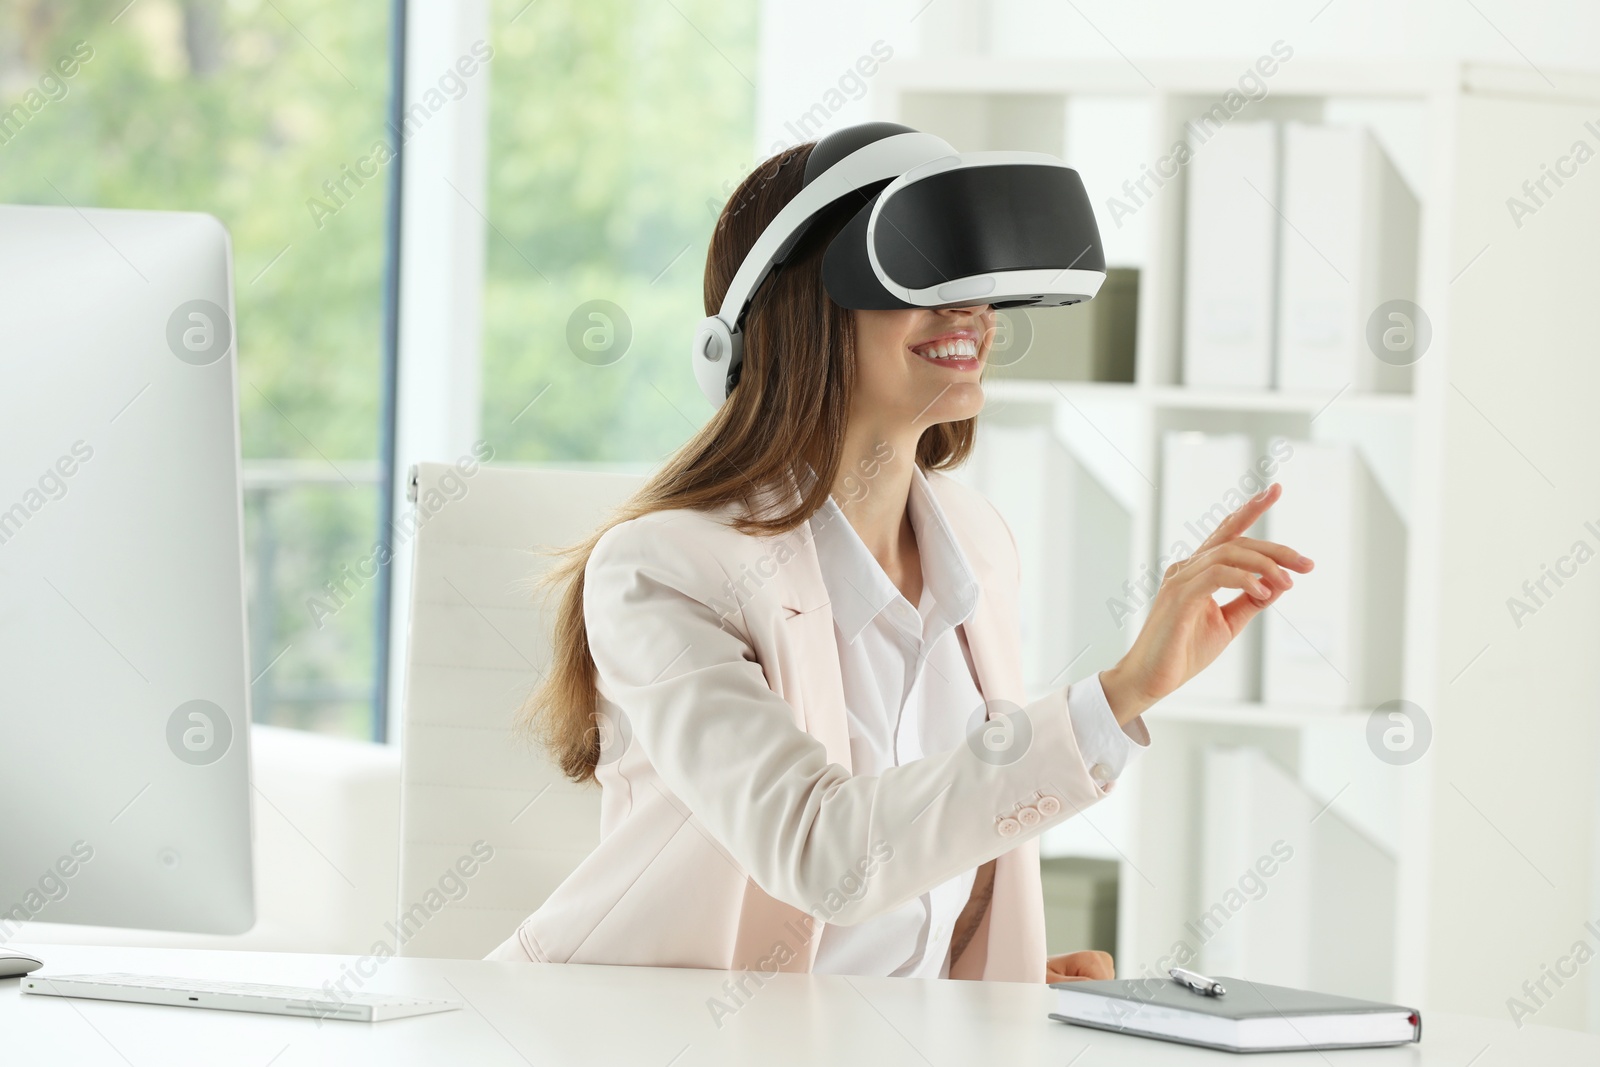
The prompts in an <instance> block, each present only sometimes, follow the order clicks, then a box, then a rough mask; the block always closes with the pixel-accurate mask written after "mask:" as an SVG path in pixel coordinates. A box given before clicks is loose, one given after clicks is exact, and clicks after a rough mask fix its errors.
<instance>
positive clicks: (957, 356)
mask: <svg viewBox="0 0 1600 1067" xmlns="http://www.w3.org/2000/svg"><path fill="white" fill-rule="evenodd" d="M907 347H908V348H909V349H910V351H911V353H912V354H913V355H916V356H919V357H921V358H922V359H923V360H925V361H927V362H929V363H933V364H936V365H938V366H941V367H945V368H947V369H949V370H954V371H975V370H977V369H979V368H980V367H981V366H982V365H983V360H982V358H981V357H980V354H979V344H978V331H976V330H970V329H961V330H949V331H947V332H945V333H941V334H939V335H938V336H937V337H932V338H929V339H928V340H926V341H920V342H918V343H917V344H915V345H909V346H907Z"/></svg>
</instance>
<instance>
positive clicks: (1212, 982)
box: [1167, 967, 1228, 997]
mask: <svg viewBox="0 0 1600 1067" xmlns="http://www.w3.org/2000/svg"><path fill="white" fill-rule="evenodd" d="M1167 973H1168V974H1170V975H1171V976H1172V980H1173V981H1174V982H1177V983H1178V984H1179V985H1181V986H1187V987H1188V988H1190V989H1192V990H1194V991H1195V992H1196V993H1201V994H1204V995H1205V996H1208V997H1220V996H1222V995H1224V994H1225V993H1227V992H1228V991H1227V990H1226V989H1223V988H1222V983H1221V982H1219V981H1217V980H1216V979H1215V978H1207V977H1206V976H1205V975H1203V974H1196V973H1195V972H1194V971H1186V970H1184V969H1183V968H1182V967H1174V968H1172V970H1170V971H1168V972H1167Z"/></svg>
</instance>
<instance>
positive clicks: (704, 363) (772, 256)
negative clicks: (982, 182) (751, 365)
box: [690, 131, 957, 408]
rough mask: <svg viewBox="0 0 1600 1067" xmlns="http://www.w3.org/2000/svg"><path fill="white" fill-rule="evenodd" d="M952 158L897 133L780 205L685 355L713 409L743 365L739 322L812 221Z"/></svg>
mask: <svg viewBox="0 0 1600 1067" xmlns="http://www.w3.org/2000/svg"><path fill="white" fill-rule="evenodd" d="M956 154H957V153H956V150H955V149H954V148H952V147H951V146H950V144H949V143H948V142H946V141H944V140H943V139H942V138H939V137H935V136H934V135H933V134H931V133H919V132H916V131H911V132H907V133H896V134H893V135H891V136H888V137H884V138H882V139H881V140H877V141H873V142H871V143H870V144H866V145H864V146H862V147H861V148H858V149H856V150H855V151H854V152H852V153H850V154H849V155H847V156H845V157H844V158H843V159H841V160H839V161H838V162H837V163H835V164H834V165H833V166H831V167H829V168H828V169H827V170H825V171H823V172H822V173H821V174H819V175H817V176H816V177H815V178H813V179H812V180H811V181H810V182H808V183H807V184H806V186H805V187H804V188H803V189H801V190H800V192H799V193H798V194H796V195H795V197H794V199H792V200H790V201H789V202H788V203H787V204H785V205H784V206H783V209H782V210H781V211H779V212H778V214H777V217H775V218H774V219H773V220H772V221H771V222H770V223H768V224H767V227H766V229H764V230H762V231H761V236H760V237H759V238H757V239H756V243H755V244H754V245H753V246H752V247H751V249H750V252H749V254H748V255H746V256H745V257H744V262H742V263H741V264H740V265H739V269H738V271H737V272H736V273H735V274H734V276H733V281H732V282H731V283H730V284H729V285H728V292H727V295H726V296H724V297H723V300H722V307H721V308H720V309H719V310H718V312H717V314H715V315H712V316H710V317H708V318H706V319H703V320H701V322H700V328H699V329H698V330H696V331H695V335H694V345H693V348H692V349H691V352H690V359H691V360H692V361H693V363H694V377H695V381H696V382H698V383H699V385H700V391H701V392H702V393H704V394H705V397H706V399H707V400H709V401H710V402H711V406H712V407H714V408H717V407H721V406H722V404H723V402H724V401H725V400H726V399H727V398H728V394H729V392H731V391H732V389H733V384H734V382H736V381H737V380H738V374H739V367H740V365H741V363H742V362H743V360H744V343H743V342H744V335H743V331H744V317H745V313H746V312H747V311H748V310H749V307H750V301H751V298H752V296H753V295H754V294H755V292H756V290H757V289H759V288H760V287H761V283H762V282H764V281H765V280H766V279H767V276H768V275H769V274H770V273H771V272H772V269H773V268H774V267H776V266H778V265H779V264H781V263H782V262H783V259H784V257H785V256H787V255H788V254H789V253H790V252H791V251H793V249H794V246H795V244H797V243H798V240H799V238H800V237H801V236H803V235H804V233H805V230H806V228H807V227H808V226H809V225H810V223H811V222H812V220H813V219H814V218H815V217H816V216H817V215H818V214H819V213H820V212H821V211H822V210H823V209H825V208H826V207H828V206H829V205H830V204H832V203H834V202H835V201H837V200H839V199H840V198H841V197H844V196H848V195H849V194H851V193H853V192H855V191H856V190H858V189H861V188H864V187H865V186H868V185H873V184H875V183H877V182H882V181H887V180H889V179H892V178H898V177H899V176H900V175H902V174H904V173H906V172H907V171H909V170H911V169H912V168H914V167H918V166H921V165H922V164H924V163H928V162H930V161H932V160H936V159H942V158H944V157H946V156H954V155H956Z"/></svg>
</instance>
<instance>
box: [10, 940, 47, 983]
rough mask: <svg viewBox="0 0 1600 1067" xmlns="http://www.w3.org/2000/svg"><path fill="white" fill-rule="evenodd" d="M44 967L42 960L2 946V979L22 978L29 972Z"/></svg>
mask: <svg viewBox="0 0 1600 1067" xmlns="http://www.w3.org/2000/svg"><path fill="white" fill-rule="evenodd" d="M43 966H44V962H43V961H42V960H36V959H34V958H33V957H32V956H29V955H26V954H25V953H21V952H18V951H17V950H15V949H10V948H6V947H5V946H4V945H0V978H21V977H22V976H23V975H25V974H27V973H28V972H29V971H34V970H38V969H39V968H40V967H43Z"/></svg>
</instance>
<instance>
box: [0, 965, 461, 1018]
mask: <svg viewBox="0 0 1600 1067" xmlns="http://www.w3.org/2000/svg"><path fill="white" fill-rule="evenodd" d="M22 991H23V992H24V993H32V994H35V995H38V996H52V997H84V998H88V999H91V1000H122V1001H131V1002H133V1003H138V1004H170V1005H174V1006H176V1007H184V1008H216V1009H220V1010H222V1011H253V1012H261V1013H263V1014H267V1015H301V1016H307V1017H310V1018H316V1019H352V1020H355V1021H357V1022H382V1021H383V1020H385V1019H403V1018H406V1017H407V1016H411V1015H427V1014H430V1013H432V1012H437V1011H453V1010H455V1009H456V1008H459V1007H461V1005H460V1004H458V1003H456V1002H455V1001H453V1000H426V999H423V998H421V997H412V996H406V995H404V994H398V993H360V992H356V993H344V992H341V991H339V990H337V989H334V990H333V991H331V992H330V991H329V990H327V989H317V988H314V987H312V986H287V985H261V984H258V983H254V982H226V981H216V980H214V979H208V978H168V977H163V976H159V975H147V974H46V975H32V976H28V977H24V978H23V979H22Z"/></svg>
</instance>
